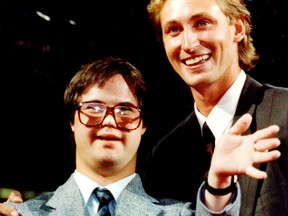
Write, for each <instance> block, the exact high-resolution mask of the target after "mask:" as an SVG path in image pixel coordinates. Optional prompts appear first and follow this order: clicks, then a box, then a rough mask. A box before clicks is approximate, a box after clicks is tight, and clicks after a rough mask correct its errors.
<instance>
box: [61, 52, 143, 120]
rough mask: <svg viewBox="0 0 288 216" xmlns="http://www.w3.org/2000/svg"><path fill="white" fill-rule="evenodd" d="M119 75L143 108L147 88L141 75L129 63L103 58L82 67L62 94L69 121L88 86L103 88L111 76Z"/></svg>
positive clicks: (112, 58)
mask: <svg viewBox="0 0 288 216" xmlns="http://www.w3.org/2000/svg"><path fill="white" fill-rule="evenodd" d="M116 74H120V75H121V76H122V77H123V78H124V80H125V81H126V83H127V84H128V86H129V87H130V90H131V92H132V93H133V95H134V96H135V98H136V99H137V101H138V107H140V108H141V107H142V106H143V100H144V98H145V97H146V95H147V87H146V83H145V81H144V78H143V76H142V73H141V72H140V71H139V70H138V69H137V68H136V67H135V66H133V65H132V64H131V63H129V62H128V61H125V60H124V59H121V58H118V57H105V58H102V59H98V60H95V61H93V62H91V63H88V64H85V65H83V66H82V67H81V68H80V70H79V71H78V72H77V73H76V74H75V75H74V77H73V78H72V79H71V81H70V83H69V84H68V86H67V88H66V90H65V93H64V105H65V108H66V110H67V111H68V115H69V120H70V121H72V122H73V121H74V114H75V107H76V106H77V105H78V104H79V103H80V101H79V97H80V96H81V95H82V94H83V92H84V91H85V89H86V88H87V87H89V86H90V85H94V84H97V85H98V86H99V87H101V86H103V85H104V84H105V83H106V81H107V80H108V79H109V78H111V77H112V76H114V75H116Z"/></svg>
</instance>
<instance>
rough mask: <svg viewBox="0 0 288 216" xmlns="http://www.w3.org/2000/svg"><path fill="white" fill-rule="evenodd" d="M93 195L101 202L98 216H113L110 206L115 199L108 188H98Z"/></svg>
mask: <svg viewBox="0 0 288 216" xmlns="http://www.w3.org/2000/svg"><path fill="white" fill-rule="evenodd" d="M93 193H94V194H95V195H96V197H97V199H98V200H99V208H98V212H97V216H111V213H110V211H109V208H108V205H109V203H110V202H111V201H112V200H113V199H114V197H113V195H112V194H111V192H110V191H109V190H107V189H106V188H99V187H97V188H96V189H95V190H94V191H93Z"/></svg>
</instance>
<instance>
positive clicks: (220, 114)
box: [194, 70, 246, 145]
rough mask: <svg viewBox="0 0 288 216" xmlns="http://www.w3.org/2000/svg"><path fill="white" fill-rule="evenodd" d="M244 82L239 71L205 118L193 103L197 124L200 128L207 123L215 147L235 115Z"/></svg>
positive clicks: (244, 76) (242, 72)
mask: <svg viewBox="0 0 288 216" xmlns="http://www.w3.org/2000/svg"><path fill="white" fill-rule="evenodd" d="M245 80H246V74H245V72H244V71H243V70H241V72H240V74H239V75H238V77H237V79H236V80H235V82H234V83H233V84H232V85H231V87H230V88H229V89H228V90H227V91H226V92H225V94H224V95H223V96H222V98H221V99H220V100H219V101H218V103H217V104H216V105H215V106H214V107H213V109H212V110H211V112H210V113H209V115H208V117H207V118H206V117H205V116H204V115H202V114H201V113H200V112H199V111H198V109H197V107H196V103H194V110H195V114H196V116H197V119H198V122H199V124H200V126H201V128H202V127H203V124H204V122H205V121H206V122H207V124H208V126H209V128H210V130H211V131H212V133H213V135H214V137H215V145H217V143H218V142H219V139H220V137H221V136H222V134H223V133H224V132H225V131H226V130H228V129H229V128H230V127H231V126H232V122H233V116H234V115H235V112H236V108H237V104H238V101H239V98H240V94H241V91H242V88H243V86H244V83H245Z"/></svg>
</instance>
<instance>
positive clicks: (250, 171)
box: [246, 166, 267, 179]
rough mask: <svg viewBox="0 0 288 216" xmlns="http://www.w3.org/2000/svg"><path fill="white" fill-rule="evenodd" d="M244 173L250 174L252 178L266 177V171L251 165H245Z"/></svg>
mask: <svg viewBox="0 0 288 216" xmlns="http://www.w3.org/2000/svg"><path fill="white" fill-rule="evenodd" d="M246 175H247V176H250V177H252V178H255V179H266V178H267V173H266V172H264V171H261V170H259V169H256V168H255V167H253V166H249V167H247V169H246Z"/></svg>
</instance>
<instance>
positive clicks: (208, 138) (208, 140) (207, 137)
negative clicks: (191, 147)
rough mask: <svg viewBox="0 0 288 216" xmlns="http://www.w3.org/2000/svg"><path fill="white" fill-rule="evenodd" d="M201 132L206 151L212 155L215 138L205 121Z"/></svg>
mask: <svg viewBox="0 0 288 216" xmlns="http://www.w3.org/2000/svg"><path fill="white" fill-rule="evenodd" d="M202 132H203V141H204V144H205V145H206V147H207V152H208V153H209V154H210V155H211V156H212V153H213V150H214V147H215V138H214V135H213V133H212V132H211V130H210V128H209V127H208V125H207V123H206V122H205V123H204V125H203V129H202Z"/></svg>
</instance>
